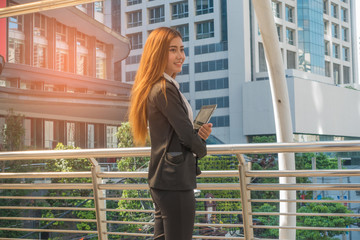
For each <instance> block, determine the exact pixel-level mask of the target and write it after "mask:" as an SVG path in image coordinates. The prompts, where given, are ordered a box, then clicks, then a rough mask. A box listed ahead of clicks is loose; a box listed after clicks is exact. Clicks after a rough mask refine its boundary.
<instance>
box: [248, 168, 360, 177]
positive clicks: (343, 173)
mask: <svg viewBox="0 0 360 240" xmlns="http://www.w3.org/2000/svg"><path fill="white" fill-rule="evenodd" d="M246 176H247V177H352V176H360V170H355V169H347V170H335V169H334V170H296V171H287V170H282V171H275V170H269V171H255V170H252V171H248V172H246Z"/></svg>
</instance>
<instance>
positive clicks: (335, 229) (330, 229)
mask: <svg viewBox="0 0 360 240" xmlns="http://www.w3.org/2000/svg"><path fill="white" fill-rule="evenodd" d="M251 227H252V228H264V229H265V228H266V229H297V230H326V231H345V232H348V231H356V232H358V231H360V228H331V227H302V226H297V227H295V226H294V227H288V226H267V225H251Z"/></svg>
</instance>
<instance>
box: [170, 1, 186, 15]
mask: <svg viewBox="0 0 360 240" xmlns="http://www.w3.org/2000/svg"><path fill="white" fill-rule="evenodd" d="M171 9H172V13H171V18H172V19H179V18H185V17H188V16H189V5H188V2H187V1H184V2H179V3H174V4H172V8H171Z"/></svg>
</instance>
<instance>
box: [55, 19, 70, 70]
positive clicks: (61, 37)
mask: <svg viewBox="0 0 360 240" xmlns="http://www.w3.org/2000/svg"><path fill="white" fill-rule="evenodd" d="M55 34H56V53H55V70H57V71H62V72H67V71H68V69H69V68H68V67H69V66H68V64H69V61H68V59H69V46H68V43H67V40H68V28H67V27H66V26H65V25H63V24H61V23H56V33H55Z"/></svg>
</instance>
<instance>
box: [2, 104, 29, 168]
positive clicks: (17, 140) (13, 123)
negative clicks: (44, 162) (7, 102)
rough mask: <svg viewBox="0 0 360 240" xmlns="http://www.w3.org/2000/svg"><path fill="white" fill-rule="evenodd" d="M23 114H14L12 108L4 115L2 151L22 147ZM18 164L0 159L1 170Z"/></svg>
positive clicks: (23, 131) (15, 149)
mask: <svg viewBox="0 0 360 240" xmlns="http://www.w3.org/2000/svg"><path fill="white" fill-rule="evenodd" d="M23 122H24V116H23V115H20V114H15V113H14V111H13V110H12V109H9V110H8V113H7V115H6V117H5V124H4V126H3V128H2V129H1V136H2V143H1V144H0V149H1V150H2V151H19V150H22V149H23V140H24V135H25V128H24V126H23ZM14 166H18V165H16V164H14V163H13V162H11V161H2V162H1V165H0V168H1V171H2V172H5V171H6V169H11V168H12V167H14Z"/></svg>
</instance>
